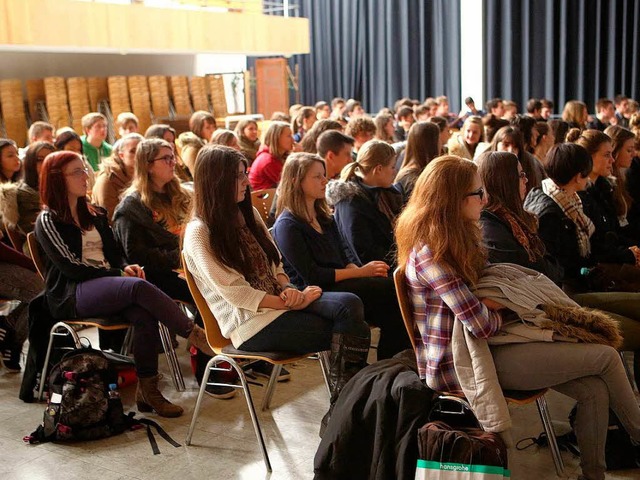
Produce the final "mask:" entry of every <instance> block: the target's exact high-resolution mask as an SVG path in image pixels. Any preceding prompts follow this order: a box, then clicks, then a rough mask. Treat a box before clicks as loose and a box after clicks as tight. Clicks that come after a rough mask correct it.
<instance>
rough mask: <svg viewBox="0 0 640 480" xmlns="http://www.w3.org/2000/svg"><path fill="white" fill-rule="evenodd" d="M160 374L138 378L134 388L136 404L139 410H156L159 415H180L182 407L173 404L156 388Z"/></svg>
mask: <svg viewBox="0 0 640 480" xmlns="http://www.w3.org/2000/svg"><path fill="white" fill-rule="evenodd" d="M159 380H160V375H155V376H153V377H145V378H138V389H137V390H136V404H137V406H138V410H139V411H140V412H151V411H153V410H155V411H156V413H157V414H158V415H160V416H161V417H179V416H180V415H182V412H183V410H182V407H181V406H179V405H174V404H173V403H171V402H170V401H169V400H167V399H166V398H164V397H163V396H162V393H160V390H159V389H158V381H159Z"/></svg>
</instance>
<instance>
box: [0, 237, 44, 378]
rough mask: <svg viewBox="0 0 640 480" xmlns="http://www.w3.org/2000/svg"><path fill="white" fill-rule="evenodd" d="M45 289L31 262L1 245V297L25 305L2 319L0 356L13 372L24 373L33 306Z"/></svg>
mask: <svg viewBox="0 0 640 480" xmlns="http://www.w3.org/2000/svg"><path fill="white" fill-rule="evenodd" d="M42 288H43V285H42V280H40V277H39V276H38V275H37V274H36V269H35V267H34V265H33V262H32V261H31V259H30V258H28V257H26V256H24V255H22V254H21V253H20V252H18V251H17V250H14V249H13V248H11V247H8V246H7V245H5V244H4V243H3V242H0V297H2V298H6V299H10V300H18V301H20V302H21V303H20V305H18V306H17V307H16V308H14V309H13V310H12V311H11V313H10V314H9V315H7V316H6V317H0V337H1V338H0V355H2V358H3V362H4V366H5V368H6V369H7V370H8V371H9V372H12V373H18V372H20V370H21V367H20V354H21V353H22V346H23V344H24V342H25V340H26V339H27V335H28V333H29V302H30V301H31V299H32V298H34V297H35V296H36V295H37V294H38V293H40V292H41V291H42Z"/></svg>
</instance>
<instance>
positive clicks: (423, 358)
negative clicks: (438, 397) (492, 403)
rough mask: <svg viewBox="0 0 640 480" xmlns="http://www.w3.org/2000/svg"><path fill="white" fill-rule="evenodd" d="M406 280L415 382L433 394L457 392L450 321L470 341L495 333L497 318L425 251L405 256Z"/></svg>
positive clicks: (427, 249) (457, 278) (450, 271)
mask: <svg viewBox="0 0 640 480" xmlns="http://www.w3.org/2000/svg"><path fill="white" fill-rule="evenodd" d="M406 276H407V283H408V287H409V297H410V299H411V303H412V305H413V321H414V324H415V325H416V327H417V330H418V331H417V332H415V334H416V347H417V349H416V357H417V360H418V371H419V374H420V378H424V379H425V380H426V382H427V385H429V387H430V388H432V389H434V390H436V391H440V392H450V393H462V391H461V389H460V384H459V382H458V378H457V377H456V372H455V370H454V367H453V352H452V350H451V336H452V334H453V325H454V324H453V322H454V320H455V319H458V320H460V321H461V322H462V323H463V325H464V326H465V327H466V328H467V329H468V330H469V331H470V332H471V333H472V334H473V335H474V336H475V337H477V338H488V337H490V336H492V335H493V334H494V333H495V332H496V331H498V330H499V329H500V327H501V325H502V318H501V316H500V314H499V313H498V312H495V311H493V310H489V309H488V308H487V307H486V306H485V305H484V304H483V303H482V302H480V300H479V299H478V298H477V297H476V296H475V295H474V294H473V293H471V291H470V290H469V288H468V287H467V286H466V285H465V283H464V281H463V280H462V279H461V278H460V277H459V276H457V275H456V274H455V273H454V272H453V270H452V269H451V268H450V267H448V266H447V265H445V264H441V263H435V262H434V261H433V256H432V255H431V251H430V250H429V248H428V247H427V246H423V247H422V248H421V249H420V250H416V249H415V248H414V250H413V251H412V252H411V255H410V256H409V261H408V262H407V267H406ZM418 333H419V334H420V338H417V335H418Z"/></svg>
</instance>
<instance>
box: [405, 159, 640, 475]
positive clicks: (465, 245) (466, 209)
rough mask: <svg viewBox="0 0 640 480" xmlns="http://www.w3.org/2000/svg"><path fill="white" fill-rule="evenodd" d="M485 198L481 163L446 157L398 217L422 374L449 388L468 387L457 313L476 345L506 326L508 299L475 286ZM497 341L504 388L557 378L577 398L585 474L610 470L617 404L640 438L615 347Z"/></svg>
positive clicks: (493, 353)
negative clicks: (455, 338)
mask: <svg viewBox="0 0 640 480" xmlns="http://www.w3.org/2000/svg"><path fill="white" fill-rule="evenodd" d="M484 205H485V197H484V190H483V188H482V182H481V180H480V177H479V175H478V173H477V167H476V165H475V164H474V163H472V162H468V161H465V160H463V159H461V158H459V157H454V156H447V157H441V158H438V159H437V160H435V161H433V162H431V163H430V164H429V165H428V166H427V168H426V169H425V171H424V172H423V173H422V175H421V176H420V178H419V179H418V182H417V184H416V188H415V190H414V192H413V195H412V197H411V199H410V200H409V203H408V205H407V207H406V208H405V210H404V211H403V213H402V214H401V215H400V217H399V219H398V223H397V226H396V237H397V243H398V263H399V265H402V266H404V268H405V273H406V278H407V284H408V287H409V292H410V298H411V303H412V305H413V314H414V322H415V324H416V327H417V332H419V336H418V337H417V338H416V342H417V344H418V345H417V351H416V355H417V359H418V367H419V372H420V376H421V377H423V378H424V379H425V380H426V382H427V385H428V386H429V387H431V388H433V389H434V390H437V391H441V392H451V393H459V392H460V391H461V383H460V379H459V376H458V375H459V373H458V371H457V370H456V369H454V364H453V359H454V345H452V335H453V332H454V330H455V329H456V327H454V325H455V324H456V321H460V322H462V330H463V331H464V332H467V333H463V336H467V337H469V336H471V337H475V341H474V345H480V344H483V343H484V342H482V341H481V340H482V339H490V338H491V337H492V336H494V335H495V334H496V333H497V332H498V331H499V330H500V328H501V326H502V316H501V313H500V311H501V310H502V309H503V308H504V307H503V305H501V304H499V303H497V302H496V301H494V300H490V299H487V298H485V299H480V298H478V297H476V296H475V295H474V294H473V293H472V292H471V290H470V288H471V287H472V286H473V285H475V284H476V283H477V282H478V280H479V278H480V276H481V273H482V270H483V269H484V267H485V263H486V252H485V251H484V249H483V248H482V246H481V245H482V238H481V231H480V227H479V225H478V220H479V219H480V214H481V212H482V208H483V207H484ZM460 327H461V326H460V325H459V324H458V326H457V328H460ZM455 348H460V346H459V345H457V344H456V345H455ZM488 348H489V349H490V356H489V357H484V359H485V360H486V361H487V362H490V361H492V362H493V365H494V368H495V372H496V374H497V381H498V383H499V386H500V387H501V388H503V389H511V390H534V389H541V388H547V387H549V388H553V389H555V390H558V391H559V392H561V393H563V394H565V395H568V396H571V397H573V398H575V399H577V400H578V405H577V415H576V430H575V431H576V435H577V437H578V444H579V448H580V452H581V456H582V458H581V467H582V473H583V475H584V476H585V477H586V478H589V479H599V480H602V479H604V477H605V475H604V472H605V469H606V466H605V438H606V432H607V425H608V421H609V407H610V408H611V409H612V410H613V411H614V412H615V413H616V414H617V415H618V418H620V421H621V422H622V424H623V425H624V427H625V429H626V430H627V432H628V433H629V434H630V436H631V438H632V439H633V440H634V441H637V442H640V408H638V405H637V402H636V399H635V396H634V394H633V391H632V390H631V386H630V385H629V381H628V380H627V377H626V375H625V372H624V368H623V366H622V362H621V360H620V357H619V356H618V354H617V352H616V351H615V350H614V349H613V348H611V347H609V346H605V345H598V344H587V343H571V342H529V343H524V344H523V343H513V344H508V343H507V344H504V345H492V344H491V343H489V345H488ZM516 359H517V361H516ZM490 366H491V365H490V363H489V364H484V363H483V367H486V368H489V367H490ZM474 370H475V369H474ZM486 371H488V370H486ZM486 371H485V372H486ZM478 400H481V398H479V399H478ZM480 406H481V407H482V405H480ZM491 410H492V412H493V414H494V417H493V418H492V421H493V422H494V423H495V424H496V425H499V421H500V420H501V419H499V418H496V417H498V416H499V415H498V414H497V411H496V410H495V409H493V406H492V407H491ZM505 410H506V405H505ZM485 412H486V411H485ZM507 412H508V411H507ZM505 420H506V419H505ZM508 425H509V423H506V424H503V427H502V429H504V428H505V427H507V426H508ZM497 431H500V430H497Z"/></svg>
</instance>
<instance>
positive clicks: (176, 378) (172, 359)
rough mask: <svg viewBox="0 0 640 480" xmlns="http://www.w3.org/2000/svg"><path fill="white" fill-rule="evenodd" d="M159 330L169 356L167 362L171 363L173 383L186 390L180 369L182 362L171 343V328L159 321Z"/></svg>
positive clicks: (181, 390)
mask: <svg viewBox="0 0 640 480" xmlns="http://www.w3.org/2000/svg"><path fill="white" fill-rule="evenodd" d="M158 331H159V332H160V340H161V341H162V347H163V349H164V354H165V356H166V357H167V363H168V364H169V370H171V378H172V379H173V385H174V387H176V390H177V391H178V392H184V391H185V386H184V377H183V376H182V371H181V370H180V363H179V362H178V356H177V355H176V351H175V350H174V348H173V344H172V343H171V333H170V332H169V329H168V328H167V327H166V326H165V325H163V324H162V323H158Z"/></svg>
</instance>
